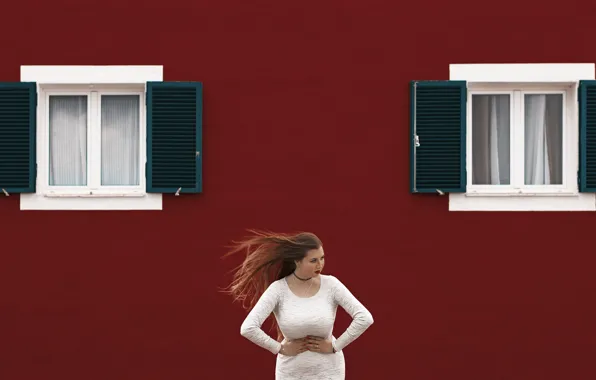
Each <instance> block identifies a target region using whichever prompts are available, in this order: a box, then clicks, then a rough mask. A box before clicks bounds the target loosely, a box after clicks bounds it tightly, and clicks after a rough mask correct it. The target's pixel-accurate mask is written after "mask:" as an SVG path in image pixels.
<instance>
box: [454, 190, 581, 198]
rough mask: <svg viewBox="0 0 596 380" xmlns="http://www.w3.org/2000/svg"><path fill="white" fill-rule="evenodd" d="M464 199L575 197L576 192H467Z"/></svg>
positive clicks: (577, 193) (577, 194)
mask: <svg viewBox="0 0 596 380" xmlns="http://www.w3.org/2000/svg"><path fill="white" fill-rule="evenodd" d="M464 195H465V196H466V197H509V198H513V197H521V198H525V197H577V196H579V192H577V191H537V192H533V191H517V192H516V191H511V192H469V193H465V194H464Z"/></svg>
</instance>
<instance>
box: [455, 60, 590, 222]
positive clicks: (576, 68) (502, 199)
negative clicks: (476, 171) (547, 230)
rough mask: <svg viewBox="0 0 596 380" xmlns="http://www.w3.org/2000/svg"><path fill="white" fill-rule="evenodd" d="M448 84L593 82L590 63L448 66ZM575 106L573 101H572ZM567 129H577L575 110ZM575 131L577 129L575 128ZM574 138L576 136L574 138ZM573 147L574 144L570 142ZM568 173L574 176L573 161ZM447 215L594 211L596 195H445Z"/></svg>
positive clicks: (570, 192)
mask: <svg viewBox="0 0 596 380" xmlns="http://www.w3.org/2000/svg"><path fill="white" fill-rule="evenodd" d="M449 79H450V80H465V81H467V82H468V85H469V86H470V87H473V86H474V85H477V84H480V83H484V84H490V85H498V84H499V83H525V84H532V83H534V84H544V83H553V84H554V83H567V84H570V85H573V86H575V84H576V83H577V82H578V81H579V80H582V79H595V65H594V64H593V63H580V64H452V65H449ZM574 102H575V103H576V102H577V99H574ZM571 111H572V112H573V115H572V116H571V119H570V122H571V124H570V125H574V126H577V125H578V122H577V109H575V110H571ZM576 128H577V127H576ZM576 136H577V134H576ZM576 138H577V137H576ZM573 143H574V144H576V143H577V142H576V141H575V142H573ZM572 159H573V160H574V161H573V162H572V163H570V167H569V168H568V170H571V169H574V170H573V172H574V173H575V172H576V168H577V158H576V157H575V156H574V155H573V157H572ZM449 211H596V195H595V194H591V193H579V192H577V191H576V190H575V189H574V190H571V189H569V188H568V189H565V190H561V191H552V190H551V191H548V190H547V189H541V191H536V192H532V191H528V190H525V191H522V192H521V193H519V192H518V193H515V192H511V191H509V192H499V191H490V192H483V191H479V192H476V193H474V192H470V193H463V194H456V193H450V194H449Z"/></svg>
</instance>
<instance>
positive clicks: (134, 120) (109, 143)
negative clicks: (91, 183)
mask: <svg viewBox="0 0 596 380" xmlns="http://www.w3.org/2000/svg"><path fill="white" fill-rule="evenodd" d="M139 129H140V125H139V96H138V95H103V96H102V97H101V184H102V185H104V186H126V185H128V186H131V185H138V184H139V142H140V137H139Z"/></svg>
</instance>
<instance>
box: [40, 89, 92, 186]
mask: <svg viewBox="0 0 596 380" xmlns="http://www.w3.org/2000/svg"><path fill="white" fill-rule="evenodd" d="M49 106H50V120H49V129H50V185H51V186H85V185H87V96H84V95H83V96H54V95H52V96H50V105H49Z"/></svg>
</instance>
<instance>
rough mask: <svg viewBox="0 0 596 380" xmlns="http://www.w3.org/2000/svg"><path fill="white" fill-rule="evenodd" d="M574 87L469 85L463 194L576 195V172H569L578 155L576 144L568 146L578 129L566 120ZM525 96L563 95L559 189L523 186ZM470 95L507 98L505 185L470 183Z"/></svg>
mask: <svg viewBox="0 0 596 380" xmlns="http://www.w3.org/2000/svg"><path fill="white" fill-rule="evenodd" d="M574 89H575V86H574V85H569V84H551V85H533V84H526V83H521V84H503V85H501V84H499V85H486V84H482V85H474V84H472V85H470V86H469V87H468V103H467V104H468V107H467V122H466V129H467V131H466V139H467V141H466V157H469V159H468V160H466V172H467V181H468V182H467V184H468V185H467V190H466V191H467V194H468V195H495V196H497V195H504V196H506V195H526V196H534V195H559V194H569V195H573V194H577V192H578V187H577V170H575V171H573V170H570V165H572V163H571V161H572V160H573V156H577V154H579V150H578V144H577V143H576V144H570V142H571V141H578V129H577V127H575V126H574V125H573V124H572V121H571V120H569V118H570V112H569V109H572V108H573V107H574V105H573V103H572V99H573V94H572V91H573V90H574ZM526 94H561V95H563V104H562V106H563V131H562V132H563V133H562V136H563V144H562V148H563V151H562V165H563V168H562V169H563V184H561V185H525V184H524V166H523V164H524V155H523V152H524V143H525V141H524V132H525V131H524V123H523V117H524V106H525V104H524V95H526ZM474 95H509V111H510V131H509V134H510V141H509V142H510V177H511V181H510V184H509V185H474V184H473V183H472V175H473V172H472V157H473V152H472V140H473V131H472V97H473V96H474Z"/></svg>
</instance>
